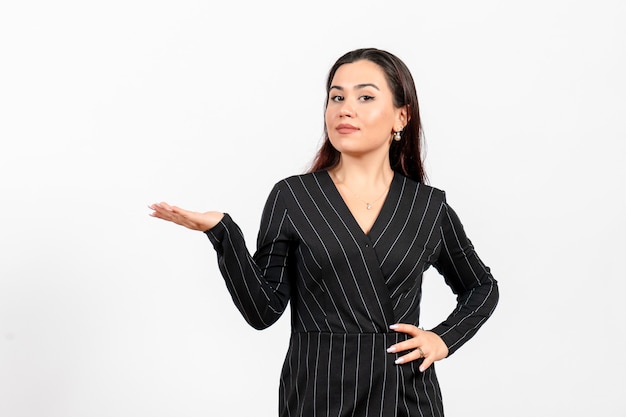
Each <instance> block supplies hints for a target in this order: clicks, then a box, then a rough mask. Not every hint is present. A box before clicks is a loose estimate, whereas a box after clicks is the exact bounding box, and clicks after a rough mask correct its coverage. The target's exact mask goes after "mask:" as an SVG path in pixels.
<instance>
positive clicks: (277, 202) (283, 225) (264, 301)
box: [150, 187, 290, 329]
mask: <svg viewBox="0 0 626 417" xmlns="http://www.w3.org/2000/svg"><path fill="white" fill-rule="evenodd" d="M150 207H151V208H152V209H153V210H154V213H153V214H152V215H153V216H154V217H158V218H162V219H164V220H169V221H172V222H174V223H176V224H179V225H182V226H185V227H187V228H189V229H192V230H200V231H203V232H204V233H205V234H206V235H207V236H208V238H209V240H210V241H211V243H212V244H213V247H214V248H215V251H216V252H217V258H218V266H219V269H220V272H221V273H222V276H223V277H224V281H225V283H226V286H227V288H228V290H229V292H230V294H231V297H232V299H233V302H234V303H235V306H236V307H237V308H238V309H239V311H240V312H241V314H242V315H243V317H244V318H245V319H246V321H247V322H248V323H249V324H250V325H251V326H252V327H254V328H255V329H264V328H266V327H269V326H270V325H272V324H273V323H275V322H276V321H277V320H278V319H279V318H280V316H281V315H282V313H283V312H284V311H285V308H286V307H287V303H288V301H289V295H290V292H289V280H288V275H289V274H288V262H287V260H288V254H289V252H290V249H289V247H290V238H289V231H288V229H289V228H288V222H287V213H286V209H285V208H284V205H283V204H282V200H281V198H280V192H279V190H278V189H277V188H276V187H275V188H274V190H272V193H271V194H270V196H269V198H268V200H267V203H266V206H265V209H264V211H263V216H262V218H261V228H260V231H259V236H258V242H257V252H256V253H255V255H254V256H251V255H250V252H249V251H248V248H247V247H246V242H245V239H244V236H243V233H242V232H241V230H240V228H239V226H238V225H237V224H236V223H235V222H234V221H233V219H232V218H231V217H230V216H229V215H228V214H225V213H219V212H206V213H196V212H190V211H187V210H182V209H180V208H177V207H172V206H169V205H167V204H166V203H159V204H158V205H152V206H150Z"/></svg>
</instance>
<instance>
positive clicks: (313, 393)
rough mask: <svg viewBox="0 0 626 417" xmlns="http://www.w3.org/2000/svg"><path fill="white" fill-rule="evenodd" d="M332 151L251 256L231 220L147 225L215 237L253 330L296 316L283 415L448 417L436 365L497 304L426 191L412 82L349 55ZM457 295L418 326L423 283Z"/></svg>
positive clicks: (283, 193)
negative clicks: (433, 322)
mask: <svg viewBox="0 0 626 417" xmlns="http://www.w3.org/2000/svg"><path fill="white" fill-rule="evenodd" d="M326 90H327V93H328V95H327V97H326V114H325V122H326V123H325V142H324V143H323V145H322V147H321V148H320V150H319V152H318V154H317V156H316V158H315V160H314V162H313V165H312V168H311V170H310V171H309V172H308V173H305V174H302V175H295V176H292V177H289V178H286V179H284V180H282V181H280V182H278V183H276V185H275V186H274V188H273V189H272V191H271V193H270V195H269V198H268V200H267V203H266V206H265V209H264V211H263V215H262V220H261V228H260V232H259V234H258V241H257V250H256V252H255V254H254V255H253V256H251V255H250V253H249V251H248V249H247V248H246V245H245V241H244V237H243V235H242V232H241V230H240V229H239V228H238V226H237V225H236V223H235V222H234V221H233V219H232V218H231V217H230V216H229V215H228V214H225V213H220V212H214V211H209V212H206V213H197V212H192V211H187V210H183V209H181V208H178V207H175V206H170V205H168V204H167V203H164V202H163V203H158V204H153V205H152V206H150V207H151V208H152V210H153V212H152V213H151V215H152V216H154V217H158V218H161V219H164V220H168V221H171V222H174V223H176V224H179V225H182V226H185V227H187V228H190V229H193V230H199V231H202V232H204V233H206V235H207V236H208V238H209V239H210V241H211V243H212V244H213V246H214V248H215V250H216V251H217V256H218V261H219V262H218V263H219V268H220V271H221V272H222V275H223V277H224V279H225V282H226V285H227V287H228V290H229V291H230V293H231V295H232V298H233V301H234V303H235V305H236V306H237V308H238V309H239V310H240V312H241V314H242V315H243V316H244V317H245V319H246V320H247V321H248V323H250V325H251V326H253V327H254V328H257V329H263V328H266V327H268V326H270V325H272V324H273V323H274V322H276V321H277V320H278V318H279V317H280V316H281V314H282V313H283V312H284V311H285V309H286V307H287V305H288V303H289V304H290V306H291V327H292V334H291V338H290V343H289V349H288V351H287V355H286V358H285V362H284V365H283V369H282V374H281V378H280V388H279V396H280V399H279V401H280V403H279V409H280V415H281V416H307V417H322V416H324V417H328V416H333V417H335V416H359V417H369V416H421V417H424V416H443V406H442V398H441V392H440V390H439V385H438V382H437V378H436V376H435V370H434V366H433V362H435V361H439V360H441V359H444V358H446V357H448V356H449V355H451V354H452V353H454V352H455V351H456V350H457V349H459V348H460V347H461V346H462V345H463V344H464V343H465V342H467V341H468V340H469V339H470V338H471V337H472V336H473V335H474V334H475V333H476V332H477V330H478V329H479V328H480V327H481V326H482V325H483V324H484V323H485V321H486V320H487V319H488V318H489V317H490V315H491V314H492V312H493V310H494V308H495V306H496V304H497V301H498V288H497V283H496V281H495V279H494V278H493V277H492V275H491V274H490V271H489V268H487V267H486V266H485V265H484V264H483V262H482V261H481V260H480V259H479V257H478V256H477V254H476V252H475V251H474V247H473V246H472V244H471V242H470V240H469V239H468V238H467V236H466V235H465V233H464V230H463V227H462V225H461V223H460V221H459V218H458V217H457V215H456V214H455V212H454V211H453V210H452V208H451V207H450V206H449V205H448V204H447V203H446V199H445V194H444V193H443V191H441V190H438V189H436V188H433V187H430V186H428V185H426V184H425V183H424V182H425V174H424V169H423V164H422V156H421V150H420V146H421V139H422V132H421V124H420V116H419V108H418V101H417V94H416V91H415V85H414V82H413V78H412V76H411V74H410V72H409V70H408V69H407V67H406V66H405V64H404V63H403V62H402V61H401V60H400V59H398V58H397V57H396V56H394V55H393V54H391V53H389V52H386V51H382V50H379V49H373V48H368V49H359V50H354V51H351V52H348V53H347V54H345V55H344V56H342V57H341V58H339V60H338V61H337V62H336V63H335V64H334V65H333V67H332V68H331V70H330V72H329V75H328V81H327V85H326ZM430 266H434V267H435V268H436V269H437V270H438V271H439V272H440V273H441V274H442V275H443V277H444V278H445V281H446V283H447V284H448V285H449V286H450V288H451V289H452V291H453V292H454V293H455V294H457V296H458V297H457V300H458V304H457V307H456V308H455V309H454V311H453V312H452V313H451V314H450V316H449V317H447V318H445V319H444V320H443V321H442V322H441V324H439V325H438V326H436V327H435V328H433V329H430V330H422V329H421V328H420V327H419V313H420V299H421V283H422V274H423V272H424V271H425V270H426V269H428V268H429V267H430Z"/></svg>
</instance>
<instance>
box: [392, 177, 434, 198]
mask: <svg viewBox="0 0 626 417" xmlns="http://www.w3.org/2000/svg"><path fill="white" fill-rule="evenodd" d="M396 177H397V179H398V181H399V182H401V183H402V185H403V186H404V187H406V188H409V189H412V190H415V192H417V193H420V194H424V195H428V196H431V197H435V198H438V199H441V200H445V195H446V192H445V191H444V190H442V189H441V188H438V187H435V186H433V185H429V184H426V183H423V182H420V181H416V180H414V179H412V178H409V177H405V176H404V175H402V174H400V173H396Z"/></svg>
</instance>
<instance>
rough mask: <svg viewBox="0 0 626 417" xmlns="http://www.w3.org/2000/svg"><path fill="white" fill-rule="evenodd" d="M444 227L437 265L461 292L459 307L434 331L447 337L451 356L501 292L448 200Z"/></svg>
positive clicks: (494, 303)
mask: <svg viewBox="0 0 626 417" xmlns="http://www.w3.org/2000/svg"><path fill="white" fill-rule="evenodd" d="M440 228H441V229H440V231H441V238H442V247H441V251H440V252H439V257H438V259H437V260H436V261H435V262H434V263H433V266H434V267H435V268H436V269H437V270H438V271H439V273H440V274H441V275H443V277H444V278H445V281H446V283H447V284H448V286H450V288H451V289H452V291H453V292H454V293H455V294H456V295H457V306H456V308H455V309H454V311H453V312H452V313H451V314H450V316H448V318H447V319H446V320H445V321H443V322H442V323H441V324H439V325H438V326H436V327H435V328H434V329H432V331H433V332H435V333H436V334H438V335H439V336H440V337H441V338H442V339H443V341H444V342H445V343H446V345H447V346H448V351H449V353H448V355H451V354H452V353H454V352H455V351H456V350H457V349H458V348H459V347H461V346H462V345H463V344H464V343H465V342H467V341H468V340H469V339H470V338H471V337H472V336H473V335H474V334H475V333H476V332H477V331H478V329H479V328H480V327H481V326H482V325H483V324H484V323H485V321H486V320H487V319H488V318H489V317H490V316H491V314H492V313H493V311H494V309H495V307H496V305H497V303H498V299H499V292H498V284H497V281H496V280H495V279H494V278H493V276H492V275H491V271H490V269H489V267H487V266H485V265H484V264H483V262H482V261H481V260H480V258H479V257H478V255H477V254H476V251H475V250H474V246H473V245H472V242H471V241H470V240H469V239H468V237H467V236H466V235H465V231H464V230H463V225H462V224H461V221H460V220H459V218H458V216H457V214H456V213H455V212H454V210H453V209H452V208H451V207H450V206H448V204H447V203H446V202H445V201H444V203H443V210H442V221H441V226H440Z"/></svg>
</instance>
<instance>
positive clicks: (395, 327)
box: [389, 324, 398, 330]
mask: <svg viewBox="0 0 626 417" xmlns="http://www.w3.org/2000/svg"><path fill="white" fill-rule="evenodd" d="M389 328H390V329H394V330H395V329H397V328H398V325H397V324H392V325H391V326H389Z"/></svg>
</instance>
